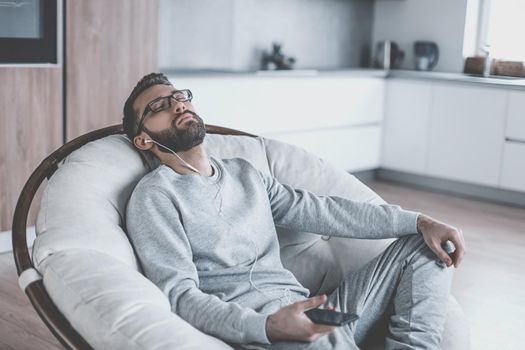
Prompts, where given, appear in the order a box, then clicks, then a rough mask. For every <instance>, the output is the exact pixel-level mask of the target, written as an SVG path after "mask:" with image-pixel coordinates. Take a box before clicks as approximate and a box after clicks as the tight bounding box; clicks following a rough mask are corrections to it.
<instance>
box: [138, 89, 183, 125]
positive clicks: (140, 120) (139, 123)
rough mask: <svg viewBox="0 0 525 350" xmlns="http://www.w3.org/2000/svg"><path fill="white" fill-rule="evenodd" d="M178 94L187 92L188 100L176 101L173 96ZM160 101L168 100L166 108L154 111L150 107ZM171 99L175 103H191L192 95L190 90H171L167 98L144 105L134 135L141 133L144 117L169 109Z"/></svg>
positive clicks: (161, 97) (159, 98) (156, 99)
mask: <svg viewBox="0 0 525 350" xmlns="http://www.w3.org/2000/svg"><path fill="white" fill-rule="evenodd" d="M178 92H185V93H186V92H187V94H188V98H187V99H184V100H178V99H176V98H175V97H174V96H175V94H176V93H178ZM162 99H167V100H168V107H166V108H163V109H158V110H154V109H153V108H152V107H151V105H152V104H153V103H155V102H157V101H160V100H162ZM171 99H174V100H175V101H177V102H191V100H192V99H193V94H192V92H191V90H189V89H182V90H173V91H172V92H171V94H170V95H168V96H159V97H157V98H155V99H153V100H151V101H149V102H148V104H147V105H146V107H145V108H144V111H143V112H142V116H141V117H140V119H139V122H138V127H137V132H136V133H135V134H136V135H138V134H139V133H140V132H141V131H142V128H143V127H144V122H145V120H146V116H147V115H148V113H149V112H153V113H158V112H162V111H164V110H166V109H168V108H170V107H171Z"/></svg>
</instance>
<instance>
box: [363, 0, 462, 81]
mask: <svg viewBox="0 0 525 350" xmlns="http://www.w3.org/2000/svg"><path fill="white" fill-rule="evenodd" d="M467 1H468V0H397V1H392V0H388V1H387V0H376V1H375V7H374V23H373V33H372V45H373V48H374V52H375V45H376V43H377V42H378V41H380V40H393V41H395V42H396V43H398V44H399V45H400V47H401V49H402V50H403V51H405V59H404V61H403V64H402V67H401V68H403V69H414V41H417V40H429V41H434V42H435V43H436V44H437V45H438V47H439V53H440V57H439V61H438V64H437V66H436V67H435V68H434V71H439V72H461V71H463V37H464V31H465V17H466V11H467Z"/></svg>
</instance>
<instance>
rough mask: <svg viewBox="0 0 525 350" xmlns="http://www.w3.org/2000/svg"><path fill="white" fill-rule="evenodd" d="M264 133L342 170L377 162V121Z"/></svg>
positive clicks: (378, 150) (379, 141) (378, 155)
mask: <svg viewBox="0 0 525 350" xmlns="http://www.w3.org/2000/svg"><path fill="white" fill-rule="evenodd" d="M264 136H267V137H269V138H273V139H276V140H279V141H283V142H286V143H290V144H292V145H296V146H299V147H302V148H304V149H305V150H307V151H309V152H311V153H313V154H316V155H317V156H319V157H320V158H322V159H325V160H327V161H328V162H330V163H332V164H333V165H335V166H337V167H338V168H340V169H343V170H347V171H352V172H354V171H359V170H370V169H375V168H377V167H378V166H379V158H380V151H381V126H380V125H376V126H363V127H353V128H341V129H333V130H320V131H308V132H300V133H293V134H278V135H271V134H269V135H264Z"/></svg>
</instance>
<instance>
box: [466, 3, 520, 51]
mask: <svg viewBox="0 0 525 350" xmlns="http://www.w3.org/2000/svg"><path fill="white" fill-rule="evenodd" d="M524 18H525V1H524V0H468V3H467V17H466V21H465V38H464V46H463V54H464V56H471V55H472V54H478V55H480V54H482V52H481V48H482V47H483V46H484V45H487V44H488V45H490V51H491V55H492V57H494V58H497V59H504V60H509V61H525V44H524V43H523V39H522V37H523V33H525V21H524V20H523V19H524Z"/></svg>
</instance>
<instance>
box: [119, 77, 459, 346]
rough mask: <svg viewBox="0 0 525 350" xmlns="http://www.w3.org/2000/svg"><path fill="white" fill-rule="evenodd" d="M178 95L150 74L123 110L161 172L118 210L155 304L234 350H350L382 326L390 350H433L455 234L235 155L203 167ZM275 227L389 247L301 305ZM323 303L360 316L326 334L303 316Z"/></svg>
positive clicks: (194, 120)
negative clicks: (301, 185)
mask: <svg viewBox="0 0 525 350" xmlns="http://www.w3.org/2000/svg"><path fill="white" fill-rule="evenodd" d="M191 98H192V95H191V92H190V91H189V90H177V89H175V88H174V87H173V86H172V85H171V83H170V82H169V81H168V80H167V78H166V77H165V76H163V75H162V74H155V73H152V74H149V75H147V76H145V77H143V78H142V79H141V80H140V81H139V82H138V84H137V86H136V87H135V88H134V89H133V91H132V93H131V95H130V96H129V98H128V99H127V101H126V104H125V106H124V119H123V126H124V130H125V132H126V133H127V135H128V137H129V138H130V140H131V141H132V143H133V144H134V145H135V147H136V148H137V149H139V150H142V151H149V152H151V153H153V154H154V155H155V156H156V157H157V158H158V159H159V160H160V163H161V165H160V166H159V167H158V168H157V169H155V170H153V171H152V172H150V173H149V174H147V175H146V176H145V177H144V178H143V179H142V180H141V181H140V182H139V183H138V185H137V186H136V188H135V190H134V192H133V194H132V196H131V198H130V200H129V203H128V209H127V229H128V234H129V237H130V239H131V241H132V243H133V245H134V247H135V250H136V253H137V256H138V258H139V260H140V262H141V264H142V267H143V270H144V272H145V274H146V276H147V277H148V278H149V279H150V280H151V281H153V282H154V283H155V284H156V285H157V286H158V287H159V288H160V289H161V290H162V291H163V292H164V293H165V294H166V295H167V296H168V298H169V299H170V302H171V305H172V311H173V312H175V313H176V314H178V315H179V316H180V317H182V318H183V319H185V320H186V321H188V322H189V323H190V324H192V325H193V326H194V327H196V328H198V329H200V330H201V331H203V332H205V333H208V334H210V335H213V336H216V337H218V338H220V339H222V340H224V341H226V342H229V343H230V344H232V345H235V346H240V344H252V345H254V344H256V345H258V346H262V347H265V348H271V349H358V347H357V344H358V345H360V346H361V345H362V344H364V343H365V342H366V341H367V337H369V335H370V334H373V332H374V331H377V330H378V329H383V328H382V327H388V331H387V332H386V333H387V334H388V335H387V339H386V347H387V348H389V349H393V348H395V349H416V348H417V349H423V348H424V349H436V348H439V344H440V341H441V333H442V330H443V326H444V321H445V315H446V311H447V304H446V303H447V299H448V293H449V288H450V283H451V278H452V269H451V268H450V267H451V266H452V264H454V266H455V267H456V268H457V267H458V266H459V264H460V262H461V260H462V258H463V255H464V254H465V244H464V239H463V236H462V233H461V231H459V230H457V229H455V228H453V227H451V226H449V225H446V224H444V223H441V222H438V221H436V220H433V219H431V218H430V217H428V216H426V215H423V214H420V213H416V212H411V211H405V210H403V209H401V208H400V207H399V206H395V205H372V204H369V203H359V202H354V201H351V200H346V199H343V198H340V197H325V196H316V195H314V194H312V193H309V192H307V191H304V190H299V189H293V188H292V187H290V186H287V185H283V184H280V183H278V182H277V181H276V180H275V179H274V178H272V177H270V176H267V175H265V174H263V173H261V172H259V171H257V170H256V169H255V168H254V167H253V166H252V165H251V164H250V163H248V162H247V161H245V160H242V159H231V160H219V159H215V158H211V157H208V156H207V155H206V151H205V150H204V147H203V144H202V143H203V140H204V137H205V127H204V123H203V120H202V119H201V118H200V117H199V116H198V115H197V114H196V112H195V109H194V107H193V105H192V103H191ZM231 103H235V102H234V101H231ZM276 225H278V226H283V227H287V228H292V229H297V230H301V231H308V232H313V233H319V234H326V235H335V236H343V237H354V238H376V239H379V238H388V237H400V238H399V239H398V240H396V241H395V242H393V243H392V244H391V245H390V246H389V247H388V248H387V249H386V250H385V251H384V252H383V253H382V254H381V255H379V256H378V257H376V258H375V259H374V260H372V261H371V262H370V263H368V264H367V265H365V266H364V267H363V268H362V269H360V270H359V271H357V272H355V273H353V274H351V275H349V276H347V277H346V278H345V280H344V281H343V282H342V284H341V285H340V286H339V288H337V289H336V290H335V291H334V292H333V293H332V294H330V295H329V296H326V295H321V296H316V297H311V298H309V291H308V290H307V289H305V288H304V287H303V286H301V285H300V284H299V282H298V281H297V280H296V279H295V277H294V276H293V274H292V273H291V272H290V271H288V270H286V269H284V267H283V266H282V263H281V260H280V256H279V244H278V240H277V235H276V230H275V226H276ZM447 240H450V241H451V242H452V243H454V245H455V247H456V251H455V253H454V254H451V255H450V256H449V255H447V253H446V252H445V251H444V250H443V249H442V247H441V245H442V244H443V243H444V242H446V241H447ZM436 256H437V257H436ZM437 259H440V260H441V261H443V262H444V263H445V264H446V266H444V265H441V266H440V265H439V264H436V260H437ZM327 303H330V304H332V305H334V306H335V308H336V309H337V310H338V311H343V312H351V313H356V314H358V315H359V316H360V318H359V320H357V321H355V322H353V323H351V324H350V325H346V326H342V327H338V328H335V327H333V326H326V325H320V324H315V323H313V322H312V321H310V319H309V318H308V317H307V316H306V315H305V314H304V311H306V310H308V309H311V308H316V307H319V306H321V305H323V304H327ZM384 322H386V324H384ZM383 332H384V329H383Z"/></svg>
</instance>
